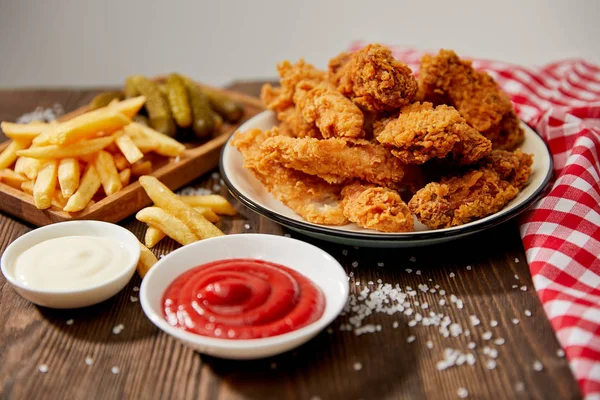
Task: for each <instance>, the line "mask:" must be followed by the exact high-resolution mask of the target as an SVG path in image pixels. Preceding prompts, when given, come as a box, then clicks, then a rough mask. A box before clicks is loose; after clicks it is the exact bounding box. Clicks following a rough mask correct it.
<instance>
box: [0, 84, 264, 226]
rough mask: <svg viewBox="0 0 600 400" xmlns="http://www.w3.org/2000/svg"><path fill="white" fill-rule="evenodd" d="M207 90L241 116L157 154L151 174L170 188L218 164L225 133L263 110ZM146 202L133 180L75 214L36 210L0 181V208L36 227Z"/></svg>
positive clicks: (106, 217)
mask: <svg viewBox="0 0 600 400" xmlns="http://www.w3.org/2000/svg"><path fill="white" fill-rule="evenodd" d="M162 79H163V78H162V77H158V78H156V80H157V81H161V80H162ZM199 85H200V86H201V87H202V86H204V87H207V88H208V87H209V86H207V85H201V84H199ZM211 89H213V90H218V91H221V92H223V93H226V94H227V95H229V96H230V97H232V98H233V99H235V100H237V101H238V102H240V103H242V104H243V106H244V116H243V118H242V119H241V120H240V121H239V122H238V123H236V124H234V125H232V124H227V123H225V124H223V126H222V127H221V131H220V134H219V135H218V136H216V137H214V138H212V139H211V140H209V141H207V142H204V143H201V144H199V145H197V144H193V143H190V144H186V146H187V147H188V148H187V149H186V150H185V152H184V154H183V155H182V156H181V157H179V160H176V159H174V158H167V157H164V158H163V157H161V158H162V159H163V160H162V162H158V163H154V161H153V164H154V165H157V164H158V168H155V169H154V171H153V172H152V175H153V176H155V177H157V178H158V179H159V180H160V181H161V182H163V183H164V184H165V185H166V186H168V187H169V188H170V189H171V190H176V189H179V188H181V187H182V186H184V185H186V184H188V183H190V182H191V181H193V180H194V179H196V178H198V177H199V176H201V175H202V174H204V173H206V172H208V171H210V170H211V169H213V168H215V167H216V166H217V165H218V164H219V155H220V151H221V148H222V147H223V145H224V144H225V142H227V139H228V138H229V136H230V135H231V134H232V133H233V132H234V131H235V130H236V129H237V128H238V127H239V126H240V125H241V124H243V123H244V122H245V121H247V120H248V119H250V118H252V117H253V116H254V115H256V114H258V113H260V112H262V111H263V110H264V108H263V106H262V104H261V102H260V100H258V99H257V98H255V97H250V96H247V95H245V94H241V93H237V92H233V91H228V90H223V89H216V88H211ZM86 111H88V107H87V106H83V107H81V108H78V109H77V110H75V111H73V112H70V113H68V114H65V115H64V116H62V117H61V118H60V119H59V120H60V121H66V120H69V119H71V118H74V117H76V116H77V115H80V114H83V113H84V112H86ZM6 146H8V141H6V142H4V143H1V144H0V152H2V151H3V150H4V149H5V148H6ZM161 164H162V165H161ZM150 204H152V201H151V200H150V198H149V197H148V196H147V195H146V192H145V191H144V189H143V188H142V187H141V186H140V184H139V183H138V182H137V181H135V182H133V183H130V184H129V185H128V186H126V187H124V188H123V189H121V190H120V191H119V192H117V193H115V194H113V195H110V196H107V197H105V198H103V199H102V200H100V201H98V202H96V203H94V204H92V205H91V206H89V207H86V208H85V209H83V210H82V211H80V212H77V213H68V212H65V211H62V210H61V209H59V208H56V207H54V206H52V207H51V208H48V209H46V210H38V209H37V208H36V207H35V205H34V203H33V197H32V196H31V195H29V194H27V193H25V192H22V191H20V190H17V189H15V188H13V187H11V186H8V185H6V184H5V183H2V182H0V210H1V211H3V212H6V213H8V214H10V215H13V216H15V217H17V218H20V219H23V220H25V221H27V222H30V223H32V224H34V225H37V226H44V225H48V224H51V223H54V222H63V221H73V220H82V219H93V220H99V221H106V222H113V223H114V222H118V221H120V220H122V219H124V218H126V217H128V216H129V215H131V214H133V213H135V212H137V211H139V210H141V209H142V208H144V207H147V206H149V205H150Z"/></svg>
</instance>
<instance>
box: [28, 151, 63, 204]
mask: <svg viewBox="0 0 600 400" xmlns="http://www.w3.org/2000/svg"><path fill="white" fill-rule="evenodd" d="M57 168H58V163H57V161H56V160H50V161H46V162H45V163H44V164H43V165H42V169H40V173H39V174H38V176H37V178H36V179H35V184H34V185H33V202H34V204H35V206H36V207H37V208H38V209H40V210H45V209H46V208H49V207H50V206H51V205H52V197H54V190H55V188H56V179H57Z"/></svg>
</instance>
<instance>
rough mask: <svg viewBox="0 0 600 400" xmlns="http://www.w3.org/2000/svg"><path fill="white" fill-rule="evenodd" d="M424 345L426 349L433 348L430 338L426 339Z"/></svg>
mask: <svg viewBox="0 0 600 400" xmlns="http://www.w3.org/2000/svg"><path fill="white" fill-rule="evenodd" d="M426 345H427V348H428V349H433V342H432V341H431V340H428V341H427V343H426Z"/></svg>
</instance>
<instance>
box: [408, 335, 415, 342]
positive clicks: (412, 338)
mask: <svg viewBox="0 0 600 400" xmlns="http://www.w3.org/2000/svg"><path fill="white" fill-rule="evenodd" d="M416 339H417V337H416V336H415V335H410V336H409V337H407V338H406V341H407V342H408V343H412V342H414V341H415V340H416Z"/></svg>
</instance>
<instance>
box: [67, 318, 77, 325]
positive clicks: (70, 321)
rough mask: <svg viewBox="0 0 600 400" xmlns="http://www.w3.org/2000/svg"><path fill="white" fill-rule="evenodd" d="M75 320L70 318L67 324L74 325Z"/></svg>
mask: <svg viewBox="0 0 600 400" xmlns="http://www.w3.org/2000/svg"><path fill="white" fill-rule="evenodd" d="M73 322H75V321H73V320H72V319H68V320H67V325H73Z"/></svg>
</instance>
